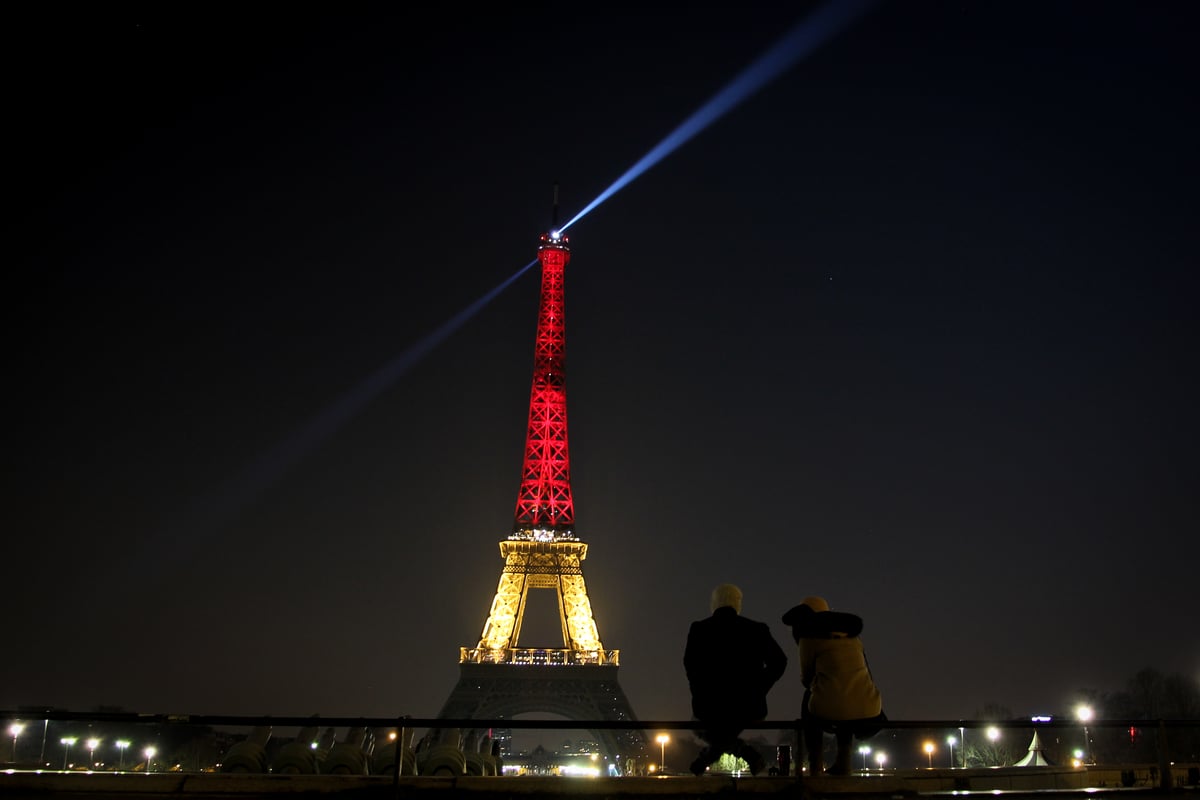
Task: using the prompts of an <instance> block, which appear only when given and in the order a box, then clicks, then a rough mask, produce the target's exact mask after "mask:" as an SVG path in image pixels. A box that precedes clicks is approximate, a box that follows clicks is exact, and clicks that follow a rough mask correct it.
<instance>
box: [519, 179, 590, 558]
mask: <svg viewBox="0 0 1200 800" xmlns="http://www.w3.org/2000/svg"><path fill="white" fill-rule="evenodd" d="M557 188H558V187H557V185H556V186H555V194H556V196H557ZM555 208H556V209H557V204H556V205H555ZM555 213H556V215H557V210H556V212H555ZM538 260H539V261H540V262H541V264H542V296H541V304H540V307H539V310H538V324H537V335H536V337H535V340H534V356H533V386H532V388H531V389H530V393H529V424H528V425H527V427H526V429H525V459H524V464H523V466H522V469H521V486H520V489H519V490H518V492H517V509H516V515H515V519H514V521H513V531H512V536H511V537H510V538H513V539H534V540H538V541H559V540H562V539H567V540H574V539H575V535H574V532H573V528H574V526H575V503H574V501H573V500H572V498H571V459H570V455H569V453H568V450H567V373H566V323H565V321H564V319H563V274H564V272H565V270H566V266H567V264H568V263H569V262H570V260H571V250H570V248H569V246H568V241H567V237H565V236H563V235H562V234H560V233H558V232H557V231H554V230H552V231H550V232H549V233H544V234H542V239H541V243H540V245H539V246H538Z"/></svg>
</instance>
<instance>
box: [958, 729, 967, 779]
mask: <svg viewBox="0 0 1200 800" xmlns="http://www.w3.org/2000/svg"><path fill="white" fill-rule="evenodd" d="M958 740H959V741H960V742H962V746H961V747H959V748H958V749H959V750H960V751H962V765H963V769H966V768H967V729H966V727H965V726H963V725H959V726H958Z"/></svg>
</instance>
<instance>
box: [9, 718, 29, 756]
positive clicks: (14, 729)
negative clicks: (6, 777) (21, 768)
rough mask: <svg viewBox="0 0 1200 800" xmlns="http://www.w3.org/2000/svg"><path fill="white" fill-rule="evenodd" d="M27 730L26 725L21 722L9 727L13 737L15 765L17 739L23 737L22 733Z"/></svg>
mask: <svg viewBox="0 0 1200 800" xmlns="http://www.w3.org/2000/svg"><path fill="white" fill-rule="evenodd" d="M23 730H25V725H24V724H23V723H21V722H14V723H13V724H12V725H9V726H8V733H9V735H10V736H12V737H13V757H12V760H13V763H14V764H15V763H16V762H17V737H18V736H20V735H21V731H23Z"/></svg>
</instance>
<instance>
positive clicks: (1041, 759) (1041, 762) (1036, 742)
mask: <svg viewBox="0 0 1200 800" xmlns="http://www.w3.org/2000/svg"><path fill="white" fill-rule="evenodd" d="M1013 766H1014V767H1049V766H1051V764H1050V762H1049V761H1047V760H1046V757H1045V756H1044V755H1042V740H1041V739H1039V738H1038V734H1037V731H1034V732H1033V741H1032V742H1030V743H1029V752H1028V753H1026V754H1025V757H1024V758H1022V759H1021V760H1020V761H1018V762H1017V763H1016V764H1013Z"/></svg>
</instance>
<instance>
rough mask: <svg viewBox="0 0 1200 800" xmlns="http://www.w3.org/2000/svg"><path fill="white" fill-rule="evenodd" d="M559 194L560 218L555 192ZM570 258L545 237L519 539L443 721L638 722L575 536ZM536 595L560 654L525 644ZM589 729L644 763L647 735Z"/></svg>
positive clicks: (505, 548)
mask: <svg viewBox="0 0 1200 800" xmlns="http://www.w3.org/2000/svg"><path fill="white" fill-rule="evenodd" d="M555 194H556V196H555V206H556V212H557V202H558V198H557V187H555ZM570 259H571V251H570V249H569V247H568V241H567V237H566V236H563V235H562V234H561V233H560V232H558V231H551V232H550V233H546V234H543V235H542V237H541V242H540V245H539V247H538V261H540V262H541V267H542V286H541V305H540V309H539V311H538V326H537V337H536V342H535V348H534V367H533V389H532V391H531V393H530V400H529V426H528V428H527V432H526V438H525V460H524V467H523V469H522V474H521V486H520V490H519V491H518V493H517V509H516V517H515V520H514V523H513V529H512V534H511V535H509V537H508V538H507V539H505V540H504V541H501V542H500V555H501V557H502V558H503V559H504V568H503V570H501V572H500V583H499V585H498V586H497V587H496V596H495V598H494V599H493V600H492V607H491V611H490V612H489V614H488V619H487V622H486V623H485V624H484V626H483V634H482V636H481V637H480V639H479V643H478V644H477V645H475V646H474V647H463V648H461V650H460V653H459V679H458V683H457V685H455V687H454V689H453V690H452V691H451V693H450V696H449V698H448V699H447V700H446V702H445V704H444V705H443V706H442V710H441V712H440V713H439V714H438V716H439V718H441V719H457V720H469V719H511V718H513V717H514V716H516V715H517V714H524V713H535V712H546V713H552V714H557V715H559V716H562V717H566V718H567V719H571V720H587V721H594V720H604V721H613V722H623V721H636V719H637V717H635V716H634V713H633V709H632V708H631V707H630V705H629V701H628V700H627V699H626V697H625V693H624V692H623V691H622V690H621V685H620V684H619V683H618V682H617V668H618V666H619V655H620V651H618V650H605V649H604V645H603V644H601V642H600V634H599V632H598V631H597V628H596V621H595V619H593V617H592V606H591V602H590V601H589V600H588V594H587V587H586V585H585V583H584V578H583V566H582V565H583V560H584V559H585V558H587V551H588V546H587V544H586V543H584V542H583V541H581V540H580V539H579V537H578V536H576V535H575V531H574V527H575V506H574V502H573V500H572V499H571V480H570V468H569V467H570V459H569V457H568V454H567V391H566V373H565V371H564V363H565V361H564V358H565V352H566V348H565V332H566V329H565V325H564V322H563V273H564V270H565V267H566V266H567V262H568V261H570ZM533 589H552V590H554V591H555V592H556V594H557V600H558V613H559V621H560V623H561V628H562V647H561V648H547V647H521V646H519V640H520V636H521V623H522V621H523V620H524V616H525V610H526V607H527V604H528V600H529V592H530V590H533ZM484 732H486V731H483V730H481V731H477V732H476V733H477V735H482V734H483V733H484ZM463 733H464V735H467V734H468V731H465V730H464V731H463ZM590 733H591V734H592V736H593V737H594V738H595V740H596V741H597V742H599V743H600V745H601V747H602V748H603V749H604V752H605V754H606V755H608V756H609V757H618V756H619V757H622V758H629V757H637V756H641V755H643V754H644V752H645V750H646V746H647V743H646V736H645V732H644V731H642V730H640V729H634V730H626V729H620V728H612V729H595V730H591V731H590Z"/></svg>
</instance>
